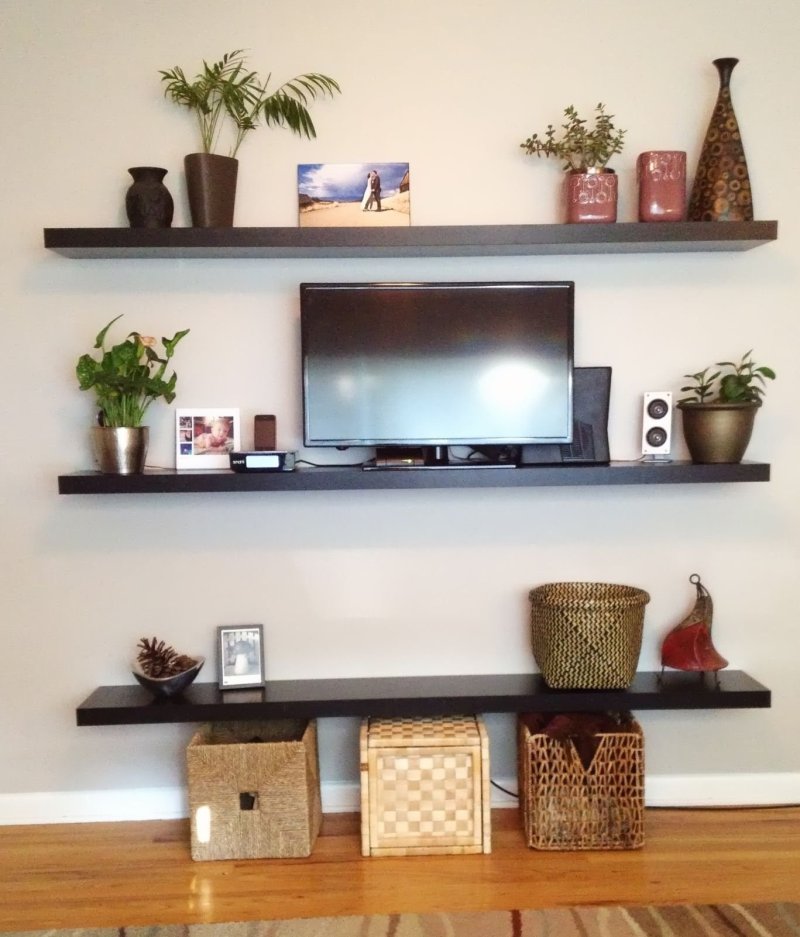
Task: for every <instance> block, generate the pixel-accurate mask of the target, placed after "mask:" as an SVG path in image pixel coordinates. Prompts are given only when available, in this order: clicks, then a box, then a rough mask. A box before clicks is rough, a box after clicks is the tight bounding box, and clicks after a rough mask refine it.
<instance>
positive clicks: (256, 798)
mask: <svg viewBox="0 0 800 937" xmlns="http://www.w3.org/2000/svg"><path fill="white" fill-rule="evenodd" d="M186 763H187V769H188V776H189V809H190V811H191V833H192V858H193V859H196V860H204V859H260V858H290V857H299V856H308V855H309V854H310V853H311V849H312V847H313V845H314V842H315V840H316V838H317V835H318V833H319V829H320V825H321V823H322V808H321V799H320V788H319V763H318V754H317V725H316V722H315V721H314V720H311V721H310V722H306V721H304V720H296V719H274V720H271V721H269V722H218V723H216V722H215V723H209V724H207V725H204V726H201V727H200V729H198V731H197V732H196V733H195V734H194V736H192V739H191V741H190V742H189V746H188V748H187V749H186Z"/></svg>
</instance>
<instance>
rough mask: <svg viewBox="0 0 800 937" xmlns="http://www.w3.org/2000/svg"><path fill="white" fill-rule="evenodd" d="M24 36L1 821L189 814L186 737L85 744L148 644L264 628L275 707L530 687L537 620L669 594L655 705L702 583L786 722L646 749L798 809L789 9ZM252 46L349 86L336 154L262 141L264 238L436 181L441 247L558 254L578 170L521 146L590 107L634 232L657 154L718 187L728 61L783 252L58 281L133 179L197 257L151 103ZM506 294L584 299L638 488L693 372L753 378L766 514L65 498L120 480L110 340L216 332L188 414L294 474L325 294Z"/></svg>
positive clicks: (506, 736)
mask: <svg viewBox="0 0 800 937" xmlns="http://www.w3.org/2000/svg"><path fill="white" fill-rule="evenodd" d="M0 14H1V17H2V27H1V28H2V45H3V56H2V59H0V68H2V72H3V82H2V93H1V94H0V118H1V120H0V125H1V126H2V128H3V130H2V135H3V143H2V147H1V148H0V160H2V167H3V172H2V180H3V189H2V204H3V224H2V226H1V227H0V238H2V246H1V248H0V252H1V255H2V258H3V261H2V264H1V265H0V291H1V292H0V297H1V299H0V314H2V317H3V328H2V335H3V339H4V341H3V345H4V349H5V354H4V365H3V368H2V382H3V386H2V401H3V409H4V413H5V417H4V420H3V425H4V427H5V434H6V439H5V444H4V446H3V458H2V462H1V463H0V472H1V473H2V484H1V485H0V497H1V498H2V500H3V510H2V531H3V533H2V538H3V545H4V560H3V563H2V568H0V596H2V599H3V613H2V614H3V619H2V620H3V644H2V652H0V686H1V687H2V701H3V702H2V706H0V751H2V752H3V756H2V758H0V816H2V815H3V809H2V804H3V803H4V802H5V803H7V804H13V803H16V802H18V801H17V800H15V798H19V797H21V796H22V795H30V794H38V793H42V792H44V793H48V792H50V793H52V792H81V791H87V790H88V791H94V790H114V789H128V790H129V789H137V788H164V789H170V788H177V787H179V786H180V784H181V783H182V777H183V775H182V762H181V752H182V749H183V747H184V744H185V742H186V739H187V738H188V735H189V732H190V727H188V726H184V727H180V726H178V727H175V726H167V727H132V728H100V729H88V728H84V729H77V728H76V727H75V725H74V709H75V706H76V704H77V703H79V702H80V701H81V700H82V699H83V698H84V696H86V695H87V694H88V693H89V691H91V690H92V689H93V688H94V687H95V686H96V685H98V684H108V683H112V684H113V683H121V682H128V681H130V680H131V677H130V672H129V668H128V658H129V657H130V656H131V655H132V653H133V648H134V646H135V644H136V642H137V640H138V639H139V637H140V636H142V635H151V634H157V635H159V636H160V637H163V638H165V639H167V640H168V641H169V642H171V643H173V644H175V645H176V646H178V647H179V648H180V649H182V650H186V651H188V652H197V653H204V654H206V655H208V656H209V657H211V656H213V638H214V631H215V628H216V626H217V625H218V624H223V623H236V622H253V621H261V622H263V623H264V626H265V633H266V653H267V674H268V676H269V677H272V678H298V679H300V678H304V677H319V676H353V675H364V674H423V673H444V672H446V673H456V672H475V671H486V672H508V671H518V670H527V669H529V668H532V666H533V664H532V660H531V655H530V651H529V644H528V636H527V606H526V596H527V591H528V589H529V588H530V587H531V586H533V585H536V584H539V583H541V582H545V581H549V580H553V579H600V580H605V579H608V580H612V581H620V582H627V583H631V584H635V585H640V586H642V587H644V588H646V589H647V590H648V591H650V593H651V594H652V602H651V604H650V606H649V607H648V611H647V618H646V633H645V640H644V647H643V652H642V659H641V665H640V666H641V667H642V668H644V669H653V668H655V667H656V666H657V662H658V652H659V646H660V640H661V637H662V636H663V634H664V632H665V631H666V630H667V629H668V628H669V627H670V626H671V625H672V624H673V623H675V622H676V621H677V620H678V618H679V617H681V616H682V615H683V614H684V613H685V611H686V609H687V607H688V604H689V602H690V598H691V587H690V586H689V584H688V582H687V578H688V576H689V574H690V573H692V572H699V573H701V575H702V576H703V580H704V582H705V583H706V584H707V585H708V587H709V589H710V590H711V592H712V594H713V596H714V599H715V603H716V613H717V616H716V623H715V629H716V630H715V635H716V641H717V644H718V646H719V648H720V650H721V651H722V652H723V653H724V654H725V655H726V656H727V657H728V658H729V659H730V661H731V666H732V667H735V668H737V669H744V670H747V671H748V672H750V673H751V674H753V675H754V676H756V677H757V678H759V679H760V680H762V681H763V682H764V683H766V684H767V685H768V686H770V687H771V688H772V690H773V691H774V705H773V708H772V709H771V710H760V711H740V712H737V711H733V712H706V713H702V712H701V713H685V714H682V713H653V714H641V716H642V722H643V723H644V725H645V728H646V731H647V738H648V772H649V774H650V775H651V776H652V777H654V778H661V779H663V780H664V781H665V782H669V781H670V780H675V779H681V778H683V779H685V778H689V779H691V778H692V777H698V778H707V777H708V776H710V775H720V776H722V777H723V778H727V779H735V778H738V777H747V776H749V775H753V774H757V775H764V776H766V777H769V778H772V779H773V780H774V779H775V778H783V779H784V780H785V779H787V778H788V779H789V780H790V782H791V783H790V785H789V789H791V790H794V791H796V792H797V796H798V797H800V781H798V778H800V752H799V751H798V743H797V732H796V725H797V712H798V710H799V709H800V691H799V690H798V686H800V681H798V679H797V667H798V640H797V623H796V595H797V576H798V563H797V559H798V546H799V545H800V518H799V517H798V503H800V499H798V496H797V468H796V466H797V464H798V439H800V425H798V424H799V423H800V421H799V420H798V416H797V404H796V400H795V397H796V394H795V393H794V374H793V370H794V368H795V362H796V354H797V348H798V330H799V329H800V326H799V325H798V322H800V317H799V316H798V306H797V283H798V265H797V261H798V256H799V255H800V233H798V230H797V225H796V223H795V221H794V218H795V216H796V215H797V210H798V188H797V185H796V183H795V182H794V181H793V180H794V178H795V176H794V170H795V167H794V157H795V154H796V153H797V152H798V150H800V139H798V136H799V135H800V132H799V131H798V125H799V124H800V121H798V117H799V116H800V114H799V113H798V104H797V93H796V88H797V80H796V77H797V75H796V62H795V60H796V50H797V47H798V38H800V36H799V35H798V34H799V33H800V14H799V13H798V12H797V8H796V4H795V3H794V2H793V0H772V2H767V3H764V4H760V5H757V4H753V3H746V2H742V0H735V2H731V0H706V2H704V3H702V4H698V3H696V2H695V0H673V2H672V3H669V4H652V3H641V2H639V0H606V2H605V3H603V4H595V3H589V2H578V3H574V4H572V5H565V4H563V3H555V2H549V0H548V2H545V0H524V2H523V0H497V2H495V3H485V2H475V0H437V2H435V3H430V2H424V3H423V2H421V0H405V2H404V3H402V4H396V3H391V4H390V3H385V2H382V0H377V2H375V0H373V2H370V3H366V2H361V0H349V2H339V3H313V2H312V3H306V4H298V3H296V2H294V0H292V2H290V0H271V2H269V3H264V2H255V0H233V2H228V3H226V4H224V5H223V4H220V3H218V2H215V0H191V2H190V0H170V2H168V3H164V2H155V0H140V2H137V3H129V2H121V0H104V2H100V0H64V2H60V3H56V2H53V0H26V2H25V3H14V2H9V0H3V2H2V3H0ZM240 46H246V47H248V48H249V49H250V50H251V58H250V61H251V64H252V65H253V66H254V67H256V68H258V69H259V70H260V71H269V70H272V72H273V74H274V76H275V79H276V80H278V81H282V80H284V79H285V78H288V77H290V76H292V75H294V74H296V73H298V72H302V71H309V70H316V71H322V72H325V73H328V74H330V75H333V76H335V77H336V78H337V79H338V80H339V81H340V82H341V85H342V88H343V91H344V93H343V95H342V96H341V98H339V99H337V100H336V101H335V102H333V103H330V102H326V103H323V104H320V105H317V106H316V107H315V108H314V111H313V113H314V119H315V121H316V124H317V128H318V132H319V136H318V139H317V140H315V141H302V140H299V139H297V138H295V137H293V136H292V135H291V134H289V133H287V132H283V131H273V130H269V131H267V130H260V131H258V132H256V133H255V134H254V135H252V137H251V138H250V139H249V140H248V141H247V142H246V143H245V145H244V147H243V149H242V150H241V152H240V163H241V165H240V188H239V200H238V206H237V215H236V223H237V224H239V225H294V224H295V223H296V209H295V205H296V202H295V172H296V165H297V163H299V162H315V161H327V162H350V161H358V160H369V159H390V160H400V161H408V162H410V164H411V173H412V181H413V186H412V222H413V223H414V224H418V225H424V224H462V223H464V224H467V223H477V224H493V223H512V224H514V223H518V224H525V223H536V222H551V221H556V220H558V217H559V216H558V209H557V204H558V190H559V185H560V182H561V177H560V174H559V171H558V167H557V164H555V163H552V162H544V161H537V160H533V159H530V158H528V157H525V156H524V155H523V154H522V153H521V151H520V150H519V147H518V143H519V142H520V141H521V140H523V139H524V138H525V137H526V136H528V134H529V133H531V132H532V131H533V130H541V129H543V128H544V126H545V125H546V124H547V123H549V122H558V121H559V118H560V117H561V112H562V110H563V108H564V107H565V106H566V105H567V104H570V103H574V104H575V105H576V106H577V107H578V108H579V109H581V110H584V111H589V110H591V109H592V108H593V107H594V105H595V104H596V103H597V101H599V100H602V101H604V102H605V103H606V104H607V106H608V108H609V110H610V111H611V112H612V113H613V114H615V115H616V117H617V122H618V124H619V125H621V126H623V127H626V128H628V137H627V145H626V149H625V151H624V152H623V154H622V155H621V156H619V157H617V158H616V159H615V160H614V163H613V165H614V166H615V167H616V169H617V171H618V173H619V176H620V185H621V192H622V197H621V205H620V220H622V221H626V220H628V221H630V220H634V211H635V208H634V206H635V176H634V163H635V157H636V154H638V153H639V152H640V151H642V150H645V149H657V148H662V149H674V148H677V149H685V150H687V152H688V155H689V160H688V161H689V166H690V170H692V171H693V169H694V166H695V165H696V162H697V156H698V152H699V147H700V144H701V141H702V137H703V134H704V132H705V127H706V124H707V121H708V117H709V114H710V112H711V108H712V106H713V102H714V98H715V95H716V73H715V71H714V69H713V67H712V65H711V60H712V59H713V58H715V57H717V56H724V55H735V56H738V57H739V58H740V60H741V64H740V65H739V66H738V67H737V69H736V71H735V72H734V78H733V96H734V102H735V105H736V109H737V113H738V115H739V120H740V124H741V127H742V133H743V136H744V140H745V144H746V148H747V155H748V159H749V164H750V171H751V176H752V181H753V190H754V199H755V207H756V216H757V217H758V218H765V219H770V218H777V219H779V221H780V237H779V240H778V241H777V242H776V243H774V244H772V245H770V246H766V247H762V248H759V249H758V250H755V251H752V252H748V253H721V254H687V255H681V254H672V255H668V254H664V255H651V256H647V255H641V256H633V255H631V256H622V255H613V254H611V255H607V256H593V257H592V256H587V257H529V258H495V259H481V258H476V259H463V260H455V259H442V260H429V259H416V260H415V259H409V260H394V259H387V260H342V261H337V260H322V261H312V260H290V261H263V260H233V261H222V260H218V261H213V260H208V261H167V260H154V261H133V260H130V261H128V260H118V261H111V260H106V261H82V260H81V261H78V260H66V259H64V258H62V257H60V256H57V255H55V254H49V253H47V252H45V251H44V250H43V248H42V228H43V227H49V226H53V227H58V226H65V227H68V226H94V225H98V226H104V225H107V226H118V225H125V224H126V219H125V215H124V208H123V200H124V193H125V190H126V188H127V185H128V184H129V181H130V180H129V177H128V175H127V172H126V169H127V167H128V166H135V165H141V164H153V165H161V166H164V167H167V168H168V169H169V174H168V176H167V179H166V182H167V184H168V186H169V188H170V189H171V191H172V193H173V195H174V197H175V201H176V206H177V209H176V219H175V223H176V225H185V224H187V223H188V216H187V208H186V199H185V189H184V184H183V173H182V158H183V155H184V154H185V153H187V152H191V151H192V150H195V149H196V148H197V143H196V139H195V135H194V127H193V125H192V123H191V121H190V119H189V117H188V116H187V115H186V114H184V113H182V112H181V111H179V110H178V109H177V108H176V107H175V106H174V105H172V104H170V103H169V102H166V101H164V100H163V98H162V96H161V87H160V82H159V78H158V70H159V69H161V68H168V67H171V66H173V65H175V64H181V65H183V66H184V67H185V68H186V69H187V70H190V69H193V68H194V66H195V65H197V64H199V62H200V59H201V58H203V57H206V58H216V57H218V56H220V55H221V54H222V53H223V52H225V51H228V50H231V49H234V48H237V47H240ZM500 278H518V279H573V280H575V282H576V289H577V347H576V357H577V363H578V364H582V365H591V364H610V365H612V366H613V368H614V381H613V392H612V413H611V445H612V455H613V457H614V458H618V459H631V458H636V457H637V456H638V455H639V450H638V446H639V440H638V434H639V411H640V400H641V394H642V392H643V391H645V390H653V389H673V390H677V389H678V388H679V387H680V384H681V375H683V374H684V373H686V372H687V371H694V370H697V369H699V368H700V367H702V366H704V365H705V364H707V363H709V362H712V361H714V360H719V359H722V358H730V357H733V356H738V355H739V354H741V353H742V352H744V351H746V350H747V349H748V348H751V347H755V349H756V353H757V356H758V357H759V359H761V360H763V361H766V362H767V363H769V364H771V365H773V366H774V367H775V368H776V370H777V371H778V373H779V380H778V381H777V383H776V384H775V385H774V387H771V388H770V391H769V395H768V400H767V405H766V407H765V408H764V410H763V412H762V413H761V414H760V416H759V420H758V425H757V428H756V432H755V435H754V438H753V441H752V445H751V449H750V452H749V456H750V457H751V458H754V459H758V460H763V461H769V462H771V463H772V465H773V480H772V482H771V483H770V484H768V485H736V486H720V487H713V486H696V487H692V486H685V487H682V486H679V487H670V486H663V487H656V488H653V489H652V490H649V489H648V488H638V487H637V488H631V489H624V488H610V489H607V490H604V489H581V488H575V489H552V490H548V489H531V490H492V491H481V492H480V493H478V492H476V491H470V490H463V491H457V490H453V491H439V492H436V491H399V492H379V491H375V492H366V491H365V492H358V491H356V492H331V493H326V492H307V493H297V494H290V493H287V494H275V495H271V496H270V495H266V494H263V495H262V494H251V495H244V494H243V495H216V496H215V495H208V496H204V495H185V496H152V497H129V496H124V497H102V498H101V497H97V498H66V497H59V496H58V495H57V493H56V476H57V475H58V474H59V473H61V472H69V471H72V470H75V469H79V468H88V467H90V465H91V462H90V459H89V455H88V446H87V442H86V438H85V437H86V428H87V426H88V425H89V422H90V419H91V409H92V407H91V401H90V399H89V398H88V395H85V394H81V393H80V392H79V391H78V389H77V387H76V384H75V381H74V378H73V367H74V362H75V360H76V359H77V357H78V355H79V354H81V353H82V352H84V351H85V350H87V349H88V347H89V344H90V342H91V340H92V339H93V337H94V335H95V334H96V332H97V331H98V329H99V328H100V326H102V325H103V324H105V323H106V322H107V321H108V320H109V319H110V318H112V317H113V316H114V315H117V314H119V313H124V314H125V319H124V320H123V323H124V324H125V325H127V326H129V327H130V328H131V329H134V328H135V329H138V330H140V331H142V332H145V333H148V332H152V333H154V334H157V335H171V334H172V333H173V332H174V331H176V330H177V329H179V328H185V327H190V328H191V330H192V331H191V334H190V336H189V337H188V338H187V339H186V340H185V341H184V343H183V344H182V345H181V347H180V348H179V354H178V359H177V361H178V368H179V371H180V382H179V396H178V399H177V401H176V405H180V406H214V405H223V406H224V405H235V406H239V407H240V408H241V410H242V414H243V416H244V417H245V425H248V424H249V421H250V418H251V417H252V415H253V414H254V413H258V412H271V413H275V414H277V416H278V430H279V432H278V436H279V444H280V445H281V446H282V447H286V448H295V447H297V446H299V445H300V442H301V433H300V397H299V387H298V357H299V356H298V291H297V286H298V283H299V282H301V281H303V280H364V279H389V280H391V279H443V280H447V279H489V280H491V279H500ZM150 423H151V427H152V429H151V432H152V436H153V444H152V452H151V461H152V462H153V463H154V464H162V465H169V464H171V461H172V458H173V456H172V410H171V408H169V407H167V406H164V405H163V404H161V405H156V406H154V407H153V409H152V411H151V419H150ZM245 443H246V444H247V437H246V438H245ZM676 454H677V455H678V456H681V455H684V452H683V447H682V444H680V445H679V447H678V452H677V453H676ZM205 676H206V678H207V679H209V678H211V677H212V673H210V672H209V673H207V674H206V675H205ZM492 725H493V735H494V737H495V742H496V749H495V750H496V752H497V759H496V772H495V773H496V774H498V775H501V776H505V777H509V776H510V775H511V774H512V773H513V759H512V754H511V748H512V746H511V741H510V739H511V736H510V724H509V720H507V719H501V718H496V719H494V720H493V721H492ZM322 745H323V753H322V755H323V774H324V778H325V780H326V782H335V781H352V780H354V779H355V778H356V765H355V758H356V753H355V742H354V734H353V727H352V724H350V723H348V722H347V721H333V722H331V723H328V724H326V725H325V726H324V727H323V732H322ZM792 785H793V787H792ZM749 789H750V790H751V791H752V799H758V798H759V796H761V794H760V790H762V789H760V788H759V786H758V785H754V786H751V787H750V788H749ZM3 797H5V798H6V800H5V801H3V799H2V798H3Z"/></svg>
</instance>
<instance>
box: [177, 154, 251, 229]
mask: <svg viewBox="0 0 800 937" xmlns="http://www.w3.org/2000/svg"><path fill="white" fill-rule="evenodd" d="M183 165H184V169H185V171H186V190H187V192H188V194H189V211H190V212H191V215H192V224H193V225H194V227H195V228H230V227H232V225H233V208H234V205H235V202H236V177H237V175H238V171H239V161H238V160H237V159H234V158H233V157H232V156H217V155H216V154H215V153H190V154H189V155H188V156H186V157H184V160H183Z"/></svg>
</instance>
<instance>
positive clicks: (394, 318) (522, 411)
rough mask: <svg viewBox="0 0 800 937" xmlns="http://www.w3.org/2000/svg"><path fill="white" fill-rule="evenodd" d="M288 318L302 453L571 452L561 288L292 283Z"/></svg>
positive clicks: (569, 321) (570, 316)
mask: <svg viewBox="0 0 800 937" xmlns="http://www.w3.org/2000/svg"><path fill="white" fill-rule="evenodd" d="M300 310H301V336H302V374H303V427H304V432H303V436H304V443H305V445H306V446H309V447H316V446H336V447H339V448H344V447H349V446H375V447H377V449H378V451H379V454H380V453H388V454H389V455H390V454H391V452H392V451H396V449H397V448H398V447H402V448H406V449H408V448H420V449H421V450H422V451H423V452H424V460H423V461H424V462H425V463H428V464H441V463H447V461H448V450H449V449H450V448H451V447H456V446H459V447H460V446H466V447H472V448H475V449H476V450H477V451H483V452H486V451H491V450H492V449H493V448H497V447H508V446H519V445H522V444H536V443H556V444H558V443H569V442H571V441H572V426H573V420H572V378H573V344H574V343H573V334H574V284H573V283H571V282H496V283H495V282H492V283H490V282H480V283H458V282H454V283H302V284H301V285H300ZM487 447H488V448H487ZM390 461H391V459H390ZM401 461H402V460H401Z"/></svg>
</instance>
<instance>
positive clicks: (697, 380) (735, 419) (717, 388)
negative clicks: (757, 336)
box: [678, 350, 775, 463]
mask: <svg viewBox="0 0 800 937" xmlns="http://www.w3.org/2000/svg"><path fill="white" fill-rule="evenodd" d="M752 355H753V352H752V350H751V351H748V352H747V353H746V354H745V355H743V356H742V359H741V361H739V362H738V363H736V362H733V361H719V362H717V364H716V365H714V366H713V367H716V368H723V369H725V370H716V371H712V367H711V366H710V367H708V368H704V369H703V370H702V371H698V372H697V373H696V374H686V375H684V377H687V378H689V380H690V381H691V382H692V383H691V384H687V385H686V386H685V387H682V388H681V391H683V392H684V393H688V395H689V396H687V397H682V398H681V399H680V400H679V401H678V409H679V410H680V411H681V416H682V419H683V436H684V439H685V440H686V445H687V447H688V449H689V455H690V456H691V457H692V462H699V463H716V462H741V461H742V458H743V457H744V454H745V450H746V449H747V446H748V444H749V442H750V436H751V435H752V432H753V424H754V422H755V418H756V413H757V412H758V409H759V407H760V406H761V404H762V403H763V397H764V388H765V386H766V382H767V381H768V380H769V381H773V380H775V372H774V371H773V370H772V368H769V367H767V366H766V365H758V364H756V363H755V362H754V361H753V358H752Z"/></svg>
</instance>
